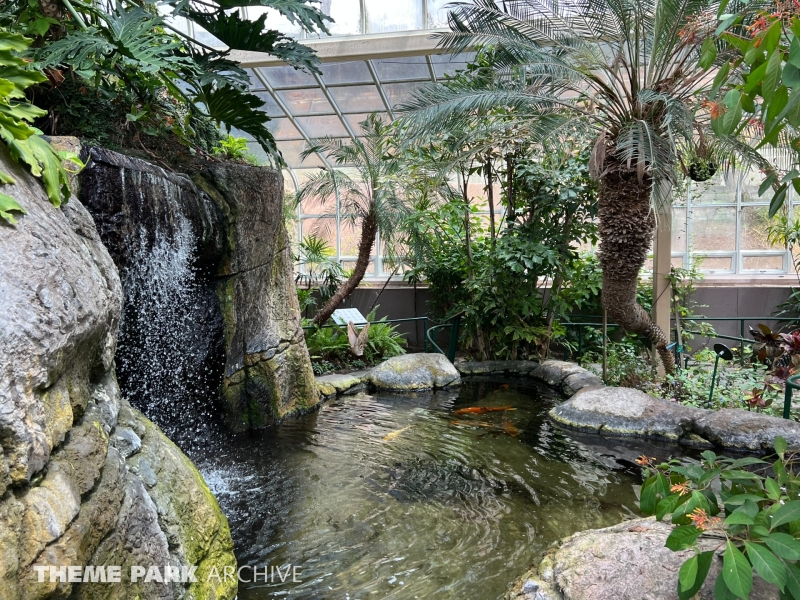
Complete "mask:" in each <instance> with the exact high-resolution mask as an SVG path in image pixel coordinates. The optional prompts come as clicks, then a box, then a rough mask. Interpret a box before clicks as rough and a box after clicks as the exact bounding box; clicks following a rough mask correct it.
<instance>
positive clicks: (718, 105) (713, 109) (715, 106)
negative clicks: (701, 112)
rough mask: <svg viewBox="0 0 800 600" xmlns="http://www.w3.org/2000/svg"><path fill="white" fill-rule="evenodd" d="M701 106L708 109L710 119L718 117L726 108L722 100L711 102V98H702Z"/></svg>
mask: <svg viewBox="0 0 800 600" xmlns="http://www.w3.org/2000/svg"><path fill="white" fill-rule="evenodd" d="M700 106H701V107H702V108H705V109H708V114H709V115H711V118H712V119H719V118H720V117H721V116H722V115H724V114H725V111H727V110H728V107H727V106H725V105H724V104H723V103H722V102H712V101H711V100H703V102H702V103H701V104H700Z"/></svg>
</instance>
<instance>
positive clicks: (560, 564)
mask: <svg viewBox="0 0 800 600" xmlns="http://www.w3.org/2000/svg"><path fill="white" fill-rule="evenodd" d="M672 529H673V527H672V525H669V524H667V523H661V522H658V521H656V520H655V519H654V518H652V517H651V518H647V519H636V520H632V521H625V522H623V523H620V524H619V525H614V526H612V527H607V528H605V529H594V530H589V531H582V532H580V533H576V534H575V535H572V536H570V537H568V538H565V539H563V540H561V541H560V542H557V543H556V544H554V546H553V547H551V548H550V549H549V550H548V551H547V552H546V553H545V556H544V558H543V559H542V561H541V562H540V563H539V565H538V567H535V568H533V569H531V570H530V571H528V572H527V573H525V574H524V575H523V576H522V577H520V578H519V579H517V580H516V581H515V582H514V583H513V585H512V587H511V589H510V590H509V592H508V593H507V594H506V595H505V597H504V600H600V599H602V600H606V599H608V600H611V599H612V598H613V600H677V599H678V571H679V570H680V568H681V565H682V564H683V563H684V562H685V561H686V560H687V559H688V558H690V557H691V556H692V555H693V554H694V552H693V551H692V550H684V551H683V552H673V551H672V550H670V549H668V548H666V547H665V546H664V542H665V541H666V539H667V536H668V535H669V534H670V532H671V531H672ZM721 542H724V539H719V538H714V537H711V536H703V537H701V538H700V540H699V546H700V548H701V550H703V551H705V550H711V549H715V548H717V547H719V546H720V544H721ZM721 569H722V558H721V556H720V555H719V554H718V555H717V556H716V557H715V558H714V561H713V563H712V566H711V570H710V571H709V574H708V577H707V578H706V582H705V584H704V585H703V587H702V588H701V590H700V592H699V594H698V595H697V596H696V597H697V598H699V599H700V600H713V599H714V584H715V582H716V580H717V577H718V575H719V573H720V571H721ZM779 597H780V593H779V591H778V589H777V588H776V587H775V586H774V585H771V584H768V583H766V582H765V581H764V580H763V579H761V578H759V577H758V576H756V577H755V580H754V585H753V591H752V593H751V595H750V598H751V600H773V599H774V600H777V599H778V598H779Z"/></svg>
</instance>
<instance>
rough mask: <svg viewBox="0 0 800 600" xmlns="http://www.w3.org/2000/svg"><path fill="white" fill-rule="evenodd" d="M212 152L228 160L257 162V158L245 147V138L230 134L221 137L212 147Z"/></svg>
mask: <svg viewBox="0 0 800 600" xmlns="http://www.w3.org/2000/svg"><path fill="white" fill-rule="evenodd" d="M211 152H212V154H215V155H217V156H224V157H225V158H228V159H230V160H236V161H240V162H248V163H251V164H257V163H258V160H257V159H256V157H255V156H253V153H252V152H250V150H249V148H248V147H247V140H246V139H245V138H242V137H235V136H232V135H230V134H228V135H227V136H225V137H223V138H222V139H221V140H220V141H219V142H217V145H216V146H215V147H214V148H213V149H212V151H211Z"/></svg>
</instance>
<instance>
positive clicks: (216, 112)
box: [0, 0, 329, 164]
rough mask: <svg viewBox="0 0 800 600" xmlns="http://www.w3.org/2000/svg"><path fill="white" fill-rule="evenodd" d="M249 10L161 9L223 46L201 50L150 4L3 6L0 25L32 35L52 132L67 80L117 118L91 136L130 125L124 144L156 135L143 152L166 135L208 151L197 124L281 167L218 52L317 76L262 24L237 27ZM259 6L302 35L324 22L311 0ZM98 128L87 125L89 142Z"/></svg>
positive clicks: (299, 52) (228, 5)
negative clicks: (238, 137) (252, 144)
mask: <svg viewBox="0 0 800 600" xmlns="http://www.w3.org/2000/svg"><path fill="white" fill-rule="evenodd" d="M251 4H252V2H250V1H249V0H248V1H245V0H241V1H238V0H234V1H233V2H228V1H227V0H223V1H222V2H219V3H214V2H206V1H201V0H170V1H168V2H165V3H162V4H161V6H168V7H169V8H171V9H172V16H175V17H185V18H187V19H189V20H190V21H194V22H195V23H197V24H198V25H200V26H202V27H204V28H205V29H206V30H207V31H208V32H209V33H211V34H212V35H214V36H216V37H217V38H218V39H220V40H221V42H222V44H224V45H226V46H227V48H224V47H223V48H211V47H209V46H205V45H203V44H201V43H199V42H197V41H195V40H193V39H191V38H189V37H188V36H187V35H185V34H184V33H182V32H180V31H178V30H176V29H174V28H173V27H172V26H171V25H170V24H169V22H168V21H167V19H166V18H165V17H164V16H162V15H160V14H158V13H159V11H158V10H157V9H156V7H155V5H154V4H153V3H152V2H150V1H149V0H148V1H145V2H140V1H139V0H120V1H118V2H115V3H110V4H108V5H107V6H104V5H98V4H97V3H93V2H86V3H84V2H74V3H64V7H65V8H66V10H60V11H58V10H56V11H54V10H53V7H52V6H51V4H50V3H47V4H46V5H45V3H44V2H42V1H41V0H26V1H22V0H9V1H8V2H7V3H6V5H5V6H4V10H3V12H2V13H0V24H3V25H6V26H10V27H13V28H15V29H17V30H22V31H27V32H29V33H31V34H32V35H35V36H36V44H35V51H34V52H33V55H34V57H35V59H36V61H37V65H38V66H40V67H41V68H43V69H45V70H46V72H47V74H48V77H49V79H50V83H51V89H50V90H46V91H45V95H47V96H48V102H47V103H46V104H48V105H49V109H50V113H51V114H50V119H49V125H50V127H51V129H52V130H53V131H55V130H56V128H57V127H59V126H61V131H62V132H63V131H64V130H65V125H68V124H66V123H59V117H60V116H61V113H62V112H66V113H69V112H70V110H71V109H74V107H66V108H65V106H64V104H69V101H68V99H67V98H62V95H61V91H60V90H59V87H60V86H61V85H62V84H63V83H65V82H66V81H69V82H79V84H78V85H77V87H78V89H79V90H80V93H81V94H83V95H85V96H88V97H91V98H93V99H95V100H97V101H98V102H100V103H103V102H107V103H109V104H110V106H107V107H105V108H106V110H107V112H108V114H109V115H113V116H114V117H116V118H115V119H113V120H111V121H110V122H109V123H108V125H107V126H106V127H105V128H103V127H98V129H100V132H101V135H100V137H111V138H114V137H116V136H114V135H113V133H112V132H113V129H114V128H115V127H116V128H120V129H124V130H128V129H129V128H130V129H132V130H133V131H135V133H136V135H133V136H131V138H132V139H130V140H126V142H127V143H128V144H129V145H131V144H134V145H137V146H138V145H141V146H145V143H144V142H143V141H142V140H141V139H140V138H139V135H138V134H144V135H146V136H149V137H150V138H155V139H153V140H151V139H148V140H147V141H148V145H151V146H152V145H153V144H154V143H156V141H157V140H171V139H172V138H175V139H176V140H178V141H179V142H180V143H182V144H183V145H184V146H187V147H188V148H189V149H190V150H192V151H198V150H199V151H203V152H208V151H210V150H211V148H212V147H213V146H214V144H215V143H216V141H217V140H216V139H211V140H209V136H208V133H209V132H208V127H207V125H206V123H207V122H214V123H216V124H217V125H220V124H222V125H224V126H225V127H227V129H228V131H230V130H231V128H236V129H238V130H241V131H244V132H246V133H248V134H249V135H251V136H252V137H253V139H254V140H256V141H257V142H258V143H259V144H261V146H262V147H263V148H264V149H265V150H266V151H267V153H268V154H270V155H271V156H272V158H273V160H274V161H275V162H276V163H277V164H282V159H281V157H280V155H279V153H278V151H277V149H276V146H275V141H274V139H273V137H272V135H271V134H270V133H269V131H268V129H267V127H266V123H267V121H269V118H268V117H267V114H266V113H265V112H264V111H263V110H262V109H261V107H262V102H261V100H260V99H259V98H258V97H257V96H255V95H254V94H250V93H249V91H248V87H249V78H248V76H247V74H246V72H245V71H244V70H243V69H242V68H241V67H239V66H238V65H237V64H236V63H234V62H233V61H230V60H228V59H227V55H228V53H229V52H230V50H231V49H240V50H257V51H260V52H267V53H269V54H272V55H274V56H276V57H278V58H280V59H281V60H284V61H286V62H288V63H289V64H291V65H293V66H295V67H296V68H301V69H305V70H310V71H314V72H319V71H318V68H317V66H316V65H317V63H318V59H317V57H316V56H315V55H314V53H313V52H312V51H311V50H310V49H309V48H307V47H305V46H303V45H301V44H298V43H297V42H295V41H294V40H292V39H291V38H288V37H286V36H285V35H283V34H281V33H280V32H278V31H275V30H269V29H266V25H265V23H266V21H265V17H262V18H259V19H256V20H255V21H243V20H241V19H240V17H239V12H238V10H236V8H237V7H239V6H246V5H251ZM261 4H263V5H264V6H267V7H270V8H275V9H277V10H278V11H279V12H281V13H282V14H284V16H286V17H287V18H289V20H290V21H294V22H297V23H299V24H300V25H301V27H302V28H303V29H304V30H305V31H307V32H309V33H318V32H319V33H327V31H328V30H327V26H326V24H325V22H326V20H329V19H328V17H326V16H325V15H324V14H322V13H321V12H320V11H319V10H318V9H317V8H316V7H314V6H313V4H314V2H313V0H263V2H262V3H261ZM59 8H60V7H59ZM226 11H227V12H226ZM54 12H55V14H53V13H54ZM45 13H47V14H45ZM42 81H44V80H42ZM62 99H63V100H64V101H63V102H62ZM128 109H129V110H128ZM122 110H124V111H125V112H124V113H123V115H124V117H125V121H124V122H122V123H120V122H119V121H118V120H117V118H118V117H119V113H120V112H121V111H122ZM90 119H91V117H90ZM67 121H69V119H67ZM72 124H73V125H74V126H75V127H76V128H75V129H72V130H70V129H69V127H66V129H67V130H68V132H69V133H78V134H80V133H82V130H81V128H80V123H78V122H73V123H72ZM97 125H98V124H93V123H91V122H90V123H89V124H88V125H87V129H88V133H89V134H90V135H89V137H93V135H92V134H95V133H96V132H95V131H94V129H95V128H96V127H97ZM209 142H210V143H209ZM161 143H162V144H163V143H165V142H161Z"/></svg>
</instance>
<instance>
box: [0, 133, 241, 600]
mask: <svg viewBox="0 0 800 600" xmlns="http://www.w3.org/2000/svg"><path fill="white" fill-rule="evenodd" d="M0 169H2V170H3V171H6V172H8V173H11V174H13V176H14V177H15V179H16V181H17V183H16V184H15V185H7V186H3V190H2V191H3V192H4V193H6V194H9V195H11V196H13V197H14V198H15V199H16V200H17V201H18V202H19V203H20V204H21V205H22V206H23V207H24V208H25V209H26V211H27V212H28V214H27V215H25V216H23V217H21V218H20V219H19V223H18V225H16V226H15V227H11V226H5V225H2V226H0V257H2V261H0V306H2V307H3V309H2V311H0V356H1V357H2V359H1V360H2V362H1V363H0V365H1V367H0V368H1V369H2V376H0V600H28V599H39V598H67V597H72V598H81V599H87V600H89V599H93V598H120V599H122V598H137V597H138V598H142V599H144V598H147V599H148V600H150V599H160V598H163V599H165V600H166V599H173V598H174V599H179V598H187V599H196V600H201V599H230V598H233V597H234V596H235V595H236V587H235V584H233V583H232V582H228V583H224V581H223V580H219V581H218V580H217V579H214V578H210V580H209V577H208V573H209V572H210V571H211V569H212V568H214V567H216V568H217V569H219V571H220V572H222V571H223V569H224V567H225V566H228V567H231V566H234V565H235V564H236V561H235V557H234V555H233V544H232V541H231V536H230V531H229V529H228V524H227V521H226V519H225V517H224V516H223V515H222V513H221V512H220V509H219V506H218V505H217V503H216V501H215V500H214V498H213V496H212V495H211V493H210V492H209V490H208V488H207V486H206V485H205V483H204V482H203V479H202V477H201V476H200V474H199V473H198V472H197V470H196V469H195V468H194V467H193V465H192V464H191V462H190V461H189V460H188V459H187V458H186V457H185V456H184V455H183V454H182V453H181V452H180V450H178V449H177V448H176V447H175V446H174V445H173V444H172V443H171V442H170V441H169V440H168V439H167V438H166V437H165V436H164V435H163V434H162V433H161V431H160V430H159V429H158V428H157V427H156V426H155V425H153V424H152V423H151V422H150V421H148V420H147V419H146V418H145V417H144V416H143V415H142V414H141V413H139V412H137V411H135V410H133V409H131V407H130V406H129V405H128V403H127V402H126V400H125V399H123V398H122V397H121V395H120V391H119V387H118V385H117V381H116V378H115V373H114V362H113V359H114V353H115V350H116V346H117V329H118V324H119V319H120V311H121V304H122V289H121V285H120V280H119V276H118V273H117V269H116V267H115V266H114V263H113V261H112V260H111V257H110V256H109V254H108V252H107V251H106V249H105V248H104V246H103V244H102V243H101V240H100V236H99V235H98V233H97V230H96V228H95V225H94V222H93V220H92V217H91V216H90V214H89V213H88V212H87V211H86V209H85V208H84V207H83V206H82V205H81V204H80V202H78V201H77V200H74V199H73V200H72V201H70V202H69V203H68V204H66V205H64V206H63V207H62V208H61V209H57V208H54V207H53V206H52V205H51V204H50V203H49V201H48V199H47V197H46V196H45V194H44V192H43V190H42V189H41V187H40V184H39V182H38V181H36V180H34V179H33V178H32V177H31V176H30V175H28V174H27V173H26V172H25V171H23V170H22V169H21V168H20V167H19V166H18V165H16V164H15V163H13V162H11V161H10V160H9V159H8V155H7V153H6V152H5V150H4V149H2V150H0ZM83 565H95V566H119V567H121V574H122V581H123V583H122V584H109V583H90V582H72V583H69V582H68V581H53V582H50V577H49V574H47V575H45V576H44V581H43V582H39V581H38V575H37V567H50V566H54V567H61V566H78V567H80V566H83ZM133 565H139V566H145V567H149V566H160V567H164V566H167V565H172V566H186V567H188V566H195V567H197V570H196V579H197V582H186V583H185V584H184V583H174V582H171V583H163V582H162V583H159V582H157V581H151V582H149V583H144V582H142V581H140V582H138V583H136V584H132V583H130V582H129V581H128V578H129V567H130V566H133Z"/></svg>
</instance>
